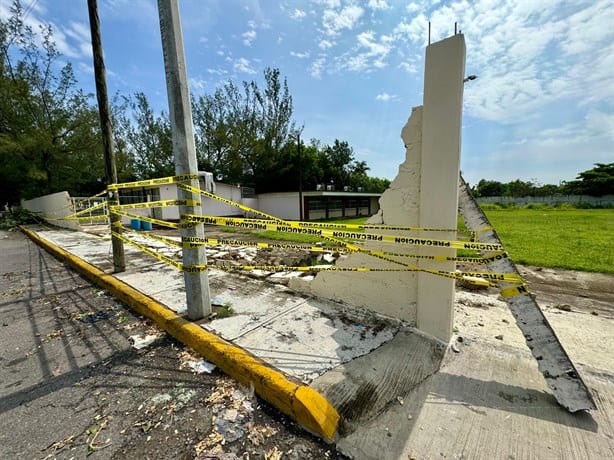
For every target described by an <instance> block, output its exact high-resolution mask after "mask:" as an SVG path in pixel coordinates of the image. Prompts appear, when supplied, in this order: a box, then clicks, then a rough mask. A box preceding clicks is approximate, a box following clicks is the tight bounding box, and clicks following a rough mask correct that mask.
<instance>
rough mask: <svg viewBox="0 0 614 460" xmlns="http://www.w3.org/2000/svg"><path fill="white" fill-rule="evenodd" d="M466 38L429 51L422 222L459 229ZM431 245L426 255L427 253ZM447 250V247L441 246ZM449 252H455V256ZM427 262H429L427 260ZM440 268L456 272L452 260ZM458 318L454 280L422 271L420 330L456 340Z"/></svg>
mask: <svg viewBox="0 0 614 460" xmlns="http://www.w3.org/2000/svg"><path fill="white" fill-rule="evenodd" d="M464 75H465V39H464V37H463V35H461V34H459V35H454V36H452V37H450V38H447V39H445V40H442V41H440V42H437V43H434V44H432V45H430V46H428V47H427V49H426V59H425V70H424V108H423V115H422V167H421V177H420V226H421V227H435V228H450V229H455V228H456V223H457V214H458V178H459V168H460V147H461V115H462V107H463V78H464ZM428 235H429V236H430V237H431V238H433V237H435V238H442V239H454V238H455V237H456V232H449V233H437V234H436V235H437V236H433V235H435V234H433V233H431V232H429V233H428ZM426 251H427V249H424V250H423V253H425V254H427V253H428V252H426ZM437 251H438V253H439V254H442V251H441V249H438V250H437ZM455 253H456V251H455V250H453V249H452V250H449V255H452V256H453V255H455ZM422 266H428V264H427V263H422ZM438 267H439V268H441V269H443V270H449V271H454V270H455V268H456V264H455V263H454V262H449V263H447V264H445V266H442V264H441V263H440V264H438ZM453 320H454V280H453V279H449V278H444V277H439V276H433V275H430V274H426V273H420V274H419V275H418V311H417V325H418V328H419V329H421V330H423V331H424V332H426V333H427V334H430V335H433V336H435V337H437V338H439V339H441V340H443V341H446V342H447V341H448V340H450V337H451V335H452V326H453Z"/></svg>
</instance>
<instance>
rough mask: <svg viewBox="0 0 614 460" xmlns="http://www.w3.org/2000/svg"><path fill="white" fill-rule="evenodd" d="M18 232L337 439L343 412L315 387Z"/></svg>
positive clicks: (61, 251)
mask: <svg viewBox="0 0 614 460" xmlns="http://www.w3.org/2000/svg"><path fill="white" fill-rule="evenodd" d="M20 228H21V231H22V232H23V233H25V234H26V235H27V236H28V237H29V238H30V239H31V240H32V241H34V242H35V243H37V244H38V245H40V246H41V247H43V248H44V249H45V250H47V251H48V252H49V253H51V254H52V255H54V256H55V257H57V258H58V259H60V260H61V261H63V262H66V263H67V264H68V265H70V266H71V267H73V268H74V269H76V270H77V271H78V272H80V273H82V274H83V275H85V276H86V277H87V278H88V279H90V280H91V281H92V282H94V283H95V284H97V285H99V286H101V287H103V288H104V289H106V290H108V291H109V292H110V293H111V294H113V295H114V296H115V297H117V298H118V299H119V300H121V301H122V302H123V303H125V304H126V305H128V306H130V307H131V308H132V309H133V310H135V311H136V312H138V313H139V314H141V315H143V316H146V317H148V318H150V319H152V320H153V321H155V322H156V324H158V326H160V327H161V328H162V329H163V330H165V331H166V332H168V333H169V334H170V335H172V336H173V337H175V338H176V339H177V340H179V341H180V342H182V343H184V344H185V345H187V346H189V347H191V348H193V349H194V350H196V351H197V352H198V353H200V354H201V355H202V356H203V357H204V358H206V359H207V360H208V361H211V362H212V363H214V364H215V365H216V366H217V367H219V368H220V369H221V370H222V371H224V372H225V373H226V374H228V375H230V376H231V377H232V378H234V379H236V380H238V381H239V382H241V383H243V384H245V385H249V384H252V385H253V386H254V389H255V391H256V393H257V394H258V395H259V396H260V397H262V398H263V399H265V400H266V401H268V402H269V403H271V404H272V405H274V406H275V407H277V408H278V409H279V410H280V411H282V412H284V413H285V414H287V415H289V416H290V417H292V418H293V419H294V420H296V421H297V422H298V423H299V424H300V425H302V426H303V427H305V428H307V429H308V430H309V431H312V432H314V433H316V434H318V435H320V436H322V437H323V438H324V439H326V440H328V441H332V440H333V439H334V436H335V433H336V431H337V425H338V423H339V414H338V413H337V410H336V409H335V408H334V407H333V406H332V404H331V403H330V402H329V401H328V400H327V399H326V398H325V397H324V396H322V395H321V394H320V393H318V392H317V391H315V390H314V389H313V388H311V387H309V386H306V385H300V384H297V383H294V382H292V381H290V380H289V379H288V378H287V377H286V376H285V375H284V374H283V373H282V372H280V371H278V370H276V369H273V368H272V367H270V366H269V365H268V364H266V363H265V362H263V361H262V360H260V359H259V358H257V357H256V356H254V355H252V354H250V353H248V352H247V351H245V350H244V349H242V348H240V347H237V346H235V345H233V344H231V343H230V342H227V341H225V340H224V339H222V338H220V337H218V336H217V335H215V334H212V333H210V332H207V331H205V330H204V329H203V328H201V327H200V326H198V325H197V324H194V323H191V322H189V321H187V320H185V319H183V318H182V317H181V316H179V315H177V314H176V313H175V312H174V311H172V310H170V309H168V308H166V307H165V306H163V305H161V304H159V303H158V302H156V301H154V300H153V299H152V298H151V297H148V296H146V295H145V294H143V293H142V292H140V291H138V290H136V289H134V288H133V287H132V286H130V285H128V284H126V283H124V282H123V281H120V280H118V279H117V278H115V277H114V276H113V275H109V274H106V273H105V272H103V271H102V270H100V269H98V268H96V267H94V266H93V265H90V264H89V263H87V262H85V261H84V260H83V259H81V258H79V257H77V256H75V255H74V254H71V253H70V252H68V251H66V250H64V249H62V248H60V247H58V246H56V245H55V244H53V243H51V242H50V241H48V240H46V239H44V238H42V237H40V236H39V235H38V234H37V233H36V232H33V231H32V230H29V229H28V228H25V227H20Z"/></svg>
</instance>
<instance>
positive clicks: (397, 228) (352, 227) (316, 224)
mask: <svg viewBox="0 0 614 460" xmlns="http://www.w3.org/2000/svg"><path fill="white" fill-rule="evenodd" d="M178 187H179V188H182V189H184V190H186V191H189V192H192V193H200V194H201V195H202V196H204V197H207V198H211V199H213V200H217V201H220V202H222V203H225V204H228V205H230V206H234V207H236V208H239V209H241V210H242V211H245V212H249V213H252V214H256V215H260V216H262V217H265V218H266V219H270V220H273V221H275V222H279V223H284V224H286V225H292V226H294V227H297V228H322V229H350V230H367V229H368V230H394V231H408V232H412V231H423V232H455V231H456V229H455V228H428V227H403V226H397V225H376V224H340V223H332V222H305V221H288V220H284V219H280V218H279V217H276V216H273V215H271V214H267V213H265V212H262V211H260V210H258V209H254V208H250V207H249V206H245V205H243V204H241V203H237V202H236V201H232V200H229V199H227V198H223V197H221V196H219V195H215V194H213V193H210V192H206V191H204V190H201V189H198V188H195V187H192V186H190V185H187V184H179V185H178Z"/></svg>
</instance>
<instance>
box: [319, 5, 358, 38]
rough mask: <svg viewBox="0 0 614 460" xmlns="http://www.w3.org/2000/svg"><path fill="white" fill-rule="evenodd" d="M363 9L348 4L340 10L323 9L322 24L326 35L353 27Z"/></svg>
mask: <svg viewBox="0 0 614 460" xmlns="http://www.w3.org/2000/svg"><path fill="white" fill-rule="evenodd" d="M363 13H364V10H363V9H362V8H361V7H359V6H356V5H349V6H346V7H345V8H343V9H341V10H340V11H335V10H332V9H330V10H325V11H324V13H323V15H322V25H323V26H324V28H325V30H326V32H327V33H328V35H331V36H335V35H338V34H339V33H340V32H341V31H342V30H343V29H349V30H351V29H353V28H354V26H355V25H356V23H357V22H358V20H359V19H360V17H361V16H362V15H363Z"/></svg>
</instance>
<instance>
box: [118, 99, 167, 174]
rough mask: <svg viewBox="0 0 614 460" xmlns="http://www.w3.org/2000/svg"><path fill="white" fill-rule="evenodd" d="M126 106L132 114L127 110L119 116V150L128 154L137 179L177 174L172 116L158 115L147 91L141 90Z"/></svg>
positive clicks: (127, 100)
mask: <svg viewBox="0 0 614 460" xmlns="http://www.w3.org/2000/svg"><path fill="white" fill-rule="evenodd" d="M125 107H127V108H128V109H129V110H130V111H131V113H130V115H129V114H128V113H127V112H124V113H123V115H120V117H119V118H120V121H119V123H118V125H119V127H120V129H118V132H119V133H121V134H120V135H122V136H123V140H122V141H120V142H119V143H118V144H119V151H120V152H125V154H126V155H127V156H128V158H129V165H130V168H131V170H132V171H133V173H134V175H135V176H136V178H138V179H152V178H156V177H165V176H172V175H174V173H175V162H174V157H173V139H172V133H171V125H170V121H169V119H168V116H167V115H166V114H165V113H164V112H162V113H161V114H160V115H156V114H155V113H154V111H153V109H152V108H151V105H150V104H149V101H148V100H147V97H146V96H145V94H144V93H140V92H138V93H135V94H134V96H133V97H132V98H129V99H126V100H125ZM130 119H132V120H134V123H132V122H130ZM116 137H119V136H116Z"/></svg>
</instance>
